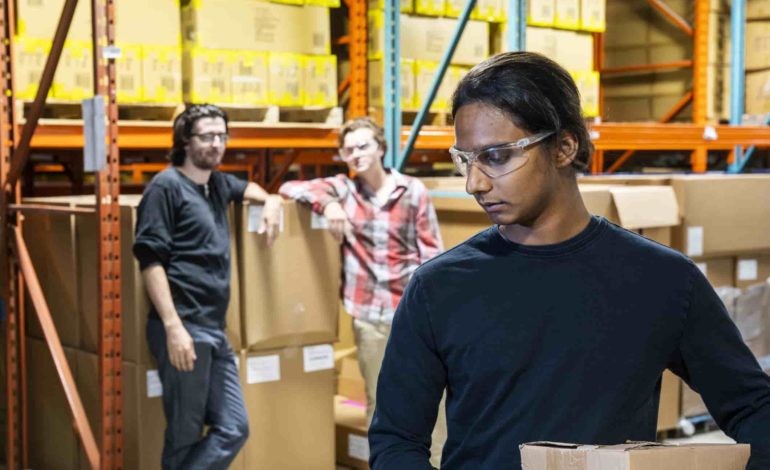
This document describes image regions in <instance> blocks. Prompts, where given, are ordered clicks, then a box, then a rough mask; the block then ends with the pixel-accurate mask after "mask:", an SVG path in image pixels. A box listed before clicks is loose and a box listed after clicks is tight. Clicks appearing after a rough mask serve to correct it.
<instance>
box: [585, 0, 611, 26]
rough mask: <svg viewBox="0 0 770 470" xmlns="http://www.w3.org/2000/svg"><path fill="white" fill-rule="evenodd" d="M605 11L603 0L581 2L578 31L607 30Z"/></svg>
mask: <svg viewBox="0 0 770 470" xmlns="http://www.w3.org/2000/svg"><path fill="white" fill-rule="evenodd" d="M605 10H606V4H605V0H581V2H580V29H582V30H583V31H593V32H604V31H605V30H606V29H607V23H606V20H605V16H606V13H605Z"/></svg>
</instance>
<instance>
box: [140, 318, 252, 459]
mask: <svg viewBox="0 0 770 470" xmlns="http://www.w3.org/2000/svg"><path fill="white" fill-rule="evenodd" d="M185 328H187V331H188V332H189V333H190V336H192V338H193V342H194V343H195V354H196V356H197V359H196V361H195V366H194V369H193V371H192V372H181V371H179V370H177V369H176V368H174V366H172V365H171V363H170V362H169V360H168V349H167V346H166V330H165V328H164V327H163V324H162V323H161V322H160V320H158V319H154V318H150V319H149V320H148V321H147V340H148V343H149V345H150V351H151V352H152V354H153V356H155V359H156V360H157V362H158V374H159V375H160V380H161V383H162V384H163V411H164V412H165V415H166V425H167V427H166V435H165V440H164V444H163V457H162V466H163V470H177V469H184V470H193V469H205V470H216V469H222V470H226V469H227V467H228V466H229V465H230V463H231V462H232V461H233V459H234V458H235V457H236V455H237V454H238V451H240V449H241V447H242V446H243V444H244V443H245V442H246V438H247V437H248V434H249V424H248V418H247V415H246V407H245V406H244V403H243V393H242V391H241V384H240V380H239V378H238V369H237V368H236V366H235V354H233V350H232V349H231V348H230V344H229V343H228V341H227V337H226V336H225V333H224V331H223V330H221V329H212V328H204V327H200V326H196V325H193V324H190V323H188V322H185ZM204 426H208V432H207V433H205V434H204ZM140 427H141V424H140Z"/></svg>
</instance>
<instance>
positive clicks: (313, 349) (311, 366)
mask: <svg viewBox="0 0 770 470" xmlns="http://www.w3.org/2000/svg"><path fill="white" fill-rule="evenodd" d="M302 354H303V355H304V356H305V357H304V359H305V372H315V371H317V370H328V369H334V348H332V345H331V344H321V345H318V346H305V347H304V348H302Z"/></svg>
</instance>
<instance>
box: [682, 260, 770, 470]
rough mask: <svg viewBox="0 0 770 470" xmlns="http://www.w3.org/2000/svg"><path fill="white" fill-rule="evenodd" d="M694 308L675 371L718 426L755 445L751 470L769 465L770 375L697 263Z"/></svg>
mask: <svg viewBox="0 0 770 470" xmlns="http://www.w3.org/2000/svg"><path fill="white" fill-rule="evenodd" d="M691 272H692V281H691V282H692V288H691V289H692V290H691V295H690V306H689V309H688V313H687V319H686V323H685V328H684V333H683V335H682V339H681V342H680V347H679V350H678V351H677V352H676V353H675V355H674V358H673V363H672V364H671V369H672V370H673V371H674V372H675V373H676V374H678V375H679V376H680V377H682V379H684V380H685V381H686V382H687V383H688V384H689V385H690V386H691V387H692V389H693V390H695V391H696V392H698V393H700V394H701V396H702V397H703V400H704V402H705V403H706V406H707V407H708V410H709V412H710V413H711V415H712V416H713V417H714V419H715V420H716V422H717V423H718V424H719V427H720V428H722V430H724V431H725V432H726V433H727V434H728V435H729V436H730V437H732V438H733V439H735V440H736V441H738V442H741V443H746V444H751V446H752V448H751V454H752V457H751V462H750V464H749V467H748V468H749V470H760V469H769V468H770V377H768V376H767V375H766V374H765V373H763V372H762V368H761V367H760V366H759V364H758V363H757V360H756V359H755V358H754V356H753V354H752V353H751V351H750V350H749V348H748V347H747V346H746V345H745V343H744V342H743V340H742V338H741V334H740V332H739V331H738V328H737V327H736V326H735V324H734V323H733V321H732V320H731V319H730V317H729V315H728V313H727V310H726V309H725V307H724V305H723V304H722V301H721V300H719V297H718V296H717V294H716V293H715V292H714V289H713V288H712V287H711V286H710V285H709V283H708V281H707V280H706V278H705V276H703V274H701V272H700V271H699V270H698V269H697V268H696V267H695V266H694V265H693V266H692V269H691Z"/></svg>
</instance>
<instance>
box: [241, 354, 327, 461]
mask: <svg viewBox="0 0 770 470" xmlns="http://www.w3.org/2000/svg"><path fill="white" fill-rule="evenodd" d="M240 369H241V380H242V384H243V394H244V398H245V402H246V411H247V413H248V416H249V422H250V423H251V426H250V435H249V440H248V441H247V442H246V445H245V446H244V448H243V451H242V453H243V455H244V463H245V468H276V469H277V468H280V469H283V470H315V469H317V470H333V469H334V400H333V397H334V353H333V349H332V346H331V345H330V344H323V345H318V346H305V347H295V348H285V349H276V350H272V351H265V352H261V353H242V354H241V356H240Z"/></svg>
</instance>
